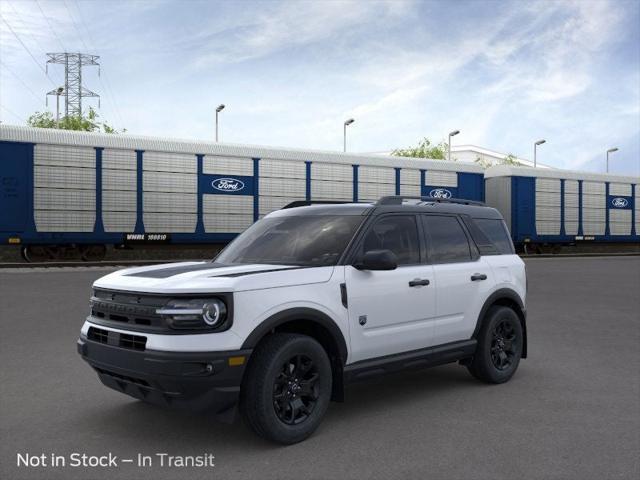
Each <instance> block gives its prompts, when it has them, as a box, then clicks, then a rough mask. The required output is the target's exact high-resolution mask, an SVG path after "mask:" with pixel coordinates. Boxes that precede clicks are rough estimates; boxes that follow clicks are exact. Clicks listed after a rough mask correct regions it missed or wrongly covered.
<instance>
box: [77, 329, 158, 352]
mask: <svg viewBox="0 0 640 480" xmlns="http://www.w3.org/2000/svg"><path fill="white" fill-rule="evenodd" d="M87 338H88V339H89V340H92V341H94V342H98V343H104V344H105V345H113V346H114V347H121V348H127V349H129V350H139V351H144V349H145V348H146V347H147V337H143V336H142V335H130V334H128V333H120V332H113V331H111V330H105V329H103V328H96V327H89V331H88V332H87Z"/></svg>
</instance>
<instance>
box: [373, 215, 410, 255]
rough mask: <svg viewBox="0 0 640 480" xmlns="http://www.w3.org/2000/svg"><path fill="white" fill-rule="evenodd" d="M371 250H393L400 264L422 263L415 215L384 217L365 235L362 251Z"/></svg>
mask: <svg viewBox="0 0 640 480" xmlns="http://www.w3.org/2000/svg"><path fill="white" fill-rule="evenodd" d="M370 250H391V251H392V252H393V253H395V255H396V257H398V265H412V264H416V263H420V242H419V240H418V227H417V225H416V219H415V217H414V216H413V215H394V216H388V217H382V218H381V219H380V220H378V221H376V223H375V224H374V225H373V227H371V229H370V230H369V231H368V232H367V235H366V236H365V237H364V242H363V244H362V253H366V252H368V251H370Z"/></svg>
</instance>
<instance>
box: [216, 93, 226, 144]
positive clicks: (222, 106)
mask: <svg viewBox="0 0 640 480" xmlns="http://www.w3.org/2000/svg"><path fill="white" fill-rule="evenodd" d="M222 110H224V103H221V104H220V105H218V108H216V142H217V141H218V114H219V113H220V112H221V111H222Z"/></svg>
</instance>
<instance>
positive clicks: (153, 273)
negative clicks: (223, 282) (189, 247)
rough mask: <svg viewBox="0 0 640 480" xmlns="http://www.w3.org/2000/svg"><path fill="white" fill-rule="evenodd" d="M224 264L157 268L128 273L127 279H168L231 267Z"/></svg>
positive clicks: (209, 263)
mask: <svg viewBox="0 0 640 480" xmlns="http://www.w3.org/2000/svg"><path fill="white" fill-rule="evenodd" d="M231 266H232V265H225V264H224V263H212V262H207V263H198V264H196V265H182V266H180V267H167V268H159V269H157V270H150V271H148V272H138V273H128V274H127V275H126V276H127V277H146V278H169V277H173V276H174V275H180V274H181V273H189V272H197V271H199V270H211V269H214V268H223V267H231Z"/></svg>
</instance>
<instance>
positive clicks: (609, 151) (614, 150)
mask: <svg viewBox="0 0 640 480" xmlns="http://www.w3.org/2000/svg"><path fill="white" fill-rule="evenodd" d="M617 151H618V147H613V148H610V149H609V150H607V173H609V154H610V153H613V152H617Z"/></svg>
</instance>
